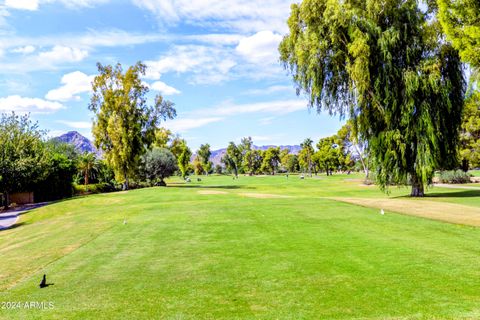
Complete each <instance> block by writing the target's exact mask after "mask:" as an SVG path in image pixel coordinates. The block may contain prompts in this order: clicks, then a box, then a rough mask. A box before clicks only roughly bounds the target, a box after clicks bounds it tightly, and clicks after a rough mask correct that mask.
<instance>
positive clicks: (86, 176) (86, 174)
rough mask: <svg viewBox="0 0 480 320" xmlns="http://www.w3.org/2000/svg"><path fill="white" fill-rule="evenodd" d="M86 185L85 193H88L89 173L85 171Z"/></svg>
mask: <svg viewBox="0 0 480 320" xmlns="http://www.w3.org/2000/svg"><path fill="white" fill-rule="evenodd" d="M84 180H85V181H84V183H85V191H87V192H88V171H87V170H85V179H84Z"/></svg>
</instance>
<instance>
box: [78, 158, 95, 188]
mask: <svg viewBox="0 0 480 320" xmlns="http://www.w3.org/2000/svg"><path fill="white" fill-rule="evenodd" d="M77 165H78V170H79V171H80V173H81V174H82V176H83V182H84V184H85V190H87V188H88V183H89V179H90V178H91V177H93V175H94V174H95V170H96V167H97V158H96V157H95V154H94V153H92V152H85V153H84V154H82V155H81V156H80V157H79V159H78V164H77ZM87 191H88V190H87Z"/></svg>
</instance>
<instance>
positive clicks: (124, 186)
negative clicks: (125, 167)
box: [122, 173, 128, 191]
mask: <svg viewBox="0 0 480 320" xmlns="http://www.w3.org/2000/svg"><path fill="white" fill-rule="evenodd" d="M122 189H123V191H125V190H128V175H127V173H125V182H124V183H123V188H122Z"/></svg>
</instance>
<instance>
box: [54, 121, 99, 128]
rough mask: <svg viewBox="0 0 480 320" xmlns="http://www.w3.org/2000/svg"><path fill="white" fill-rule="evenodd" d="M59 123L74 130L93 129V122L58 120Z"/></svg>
mask: <svg viewBox="0 0 480 320" xmlns="http://www.w3.org/2000/svg"><path fill="white" fill-rule="evenodd" d="M57 122H58V123H61V124H64V125H66V126H69V127H70V128H74V129H90V128H92V123H91V122H86V121H67V120H57Z"/></svg>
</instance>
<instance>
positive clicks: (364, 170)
mask: <svg viewBox="0 0 480 320" xmlns="http://www.w3.org/2000/svg"><path fill="white" fill-rule="evenodd" d="M354 146H355V150H357V153H358V156H359V157H360V162H361V163H362V167H363V172H365V179H368V173H369V170H368V166H367V164H366V163H365V161H364V159H363V153H362V152H361V151H360V148H358V146H357V145H356V144H355V145H354Z"/></svg>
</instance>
